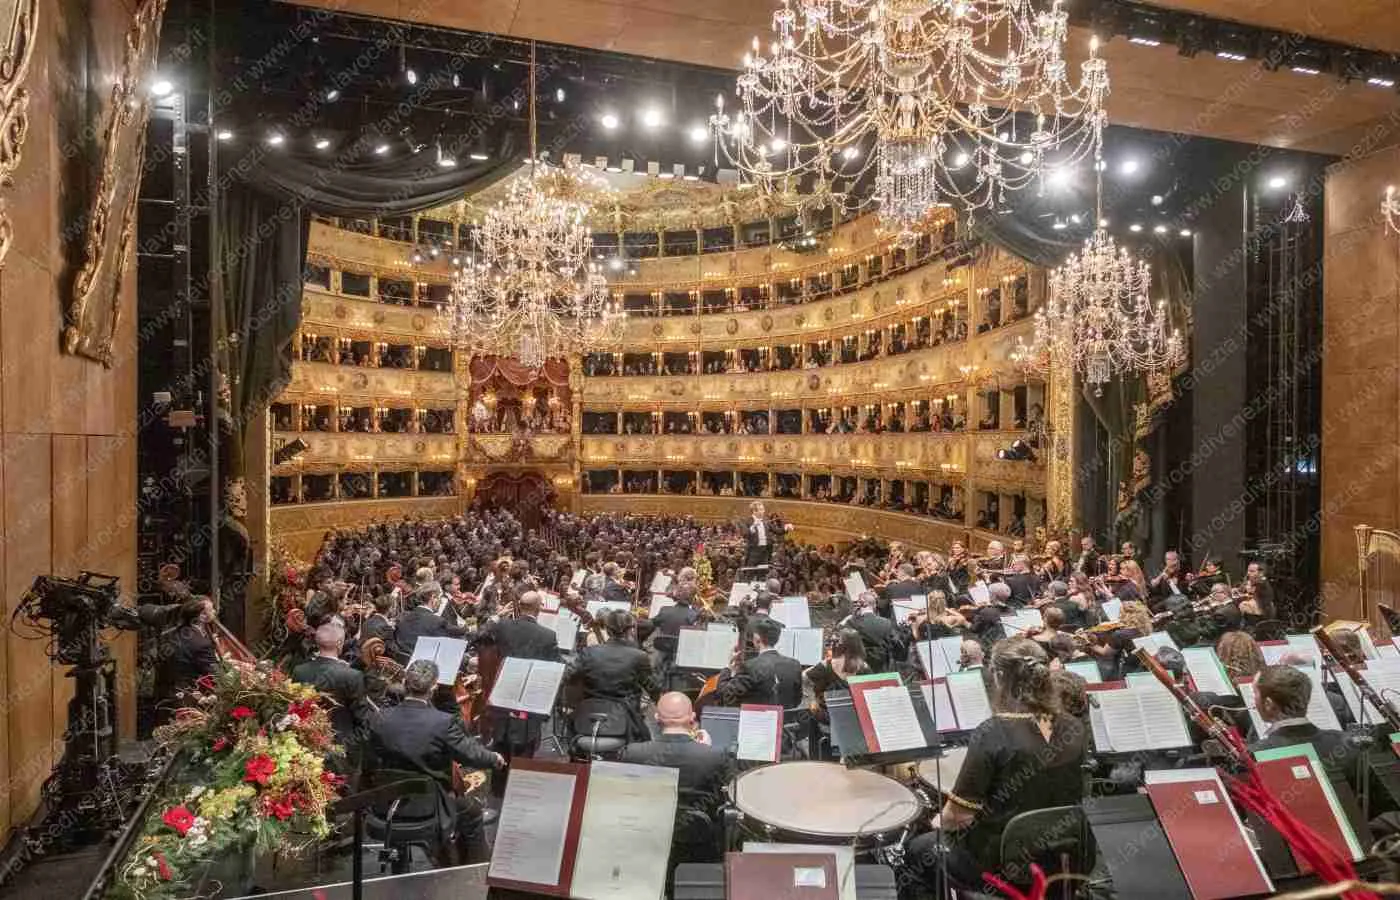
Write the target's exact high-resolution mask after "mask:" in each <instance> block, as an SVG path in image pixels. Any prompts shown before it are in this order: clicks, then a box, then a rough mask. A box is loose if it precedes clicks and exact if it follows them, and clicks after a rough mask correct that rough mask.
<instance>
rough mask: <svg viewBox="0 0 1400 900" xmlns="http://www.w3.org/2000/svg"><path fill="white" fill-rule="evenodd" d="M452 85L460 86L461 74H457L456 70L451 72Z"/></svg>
mask: <svg viewBox="0 0 1400 900" xmlns="http://www.w3.org/2000/svg"><path fill="white" fill-rule="evenodd" d="M452 86H453V87H461V86H462V76H461V75H460V74H458V73H457V72H453V73H452Z"/></svg>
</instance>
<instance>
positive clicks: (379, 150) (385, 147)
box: [374, 141, 389, 156]
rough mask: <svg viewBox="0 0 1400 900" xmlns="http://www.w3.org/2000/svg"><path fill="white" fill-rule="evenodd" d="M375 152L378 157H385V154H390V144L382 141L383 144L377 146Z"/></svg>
mask: <svg viewBox="0 0 1400 900" xmlns="http://www.w3.org/2000/svg"><path fill="white" fill-rule="evenodd" d="M374 152H375V154H376V155H378V156H383V155H384V154H386V153H388V152H389V143H388V141H381V142H380V143H379V146H377V147H375V148H374Z"/></svg>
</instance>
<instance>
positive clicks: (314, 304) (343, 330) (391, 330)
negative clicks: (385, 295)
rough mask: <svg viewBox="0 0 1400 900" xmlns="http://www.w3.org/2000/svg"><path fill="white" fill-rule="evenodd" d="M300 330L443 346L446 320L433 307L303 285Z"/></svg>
mask: <svg viewBox="0 0 1400 900" xmlns="http://www.w3.org/2000/svg"><path fill="white" fill-rule="evenodd" d="M301 321H302V331H304V332H306V333H309V334H324V335H334V336H336V337H345V338H350V339H351V340H358V341H384V342H386V343H390V344H403V343H407V344H425V345H428V346H433V347H446V346H447V345H448V344H449V343H450V342H451V341H450V338H449V335H448V329H447V323H446V322H445V321H443V320H442V318H441V317H440V316H438V315H437V313H436V311H434V310H432V309H426V308H422V307H407V306H393V305H391V304H388V303H380V302H378V301H372V300H365V299H357V298H354V297H346V296H343V295H340V294H334V293H331V292H330V291H327V290H324V289H322V288H316V287H307V288H306V289H305V291H304V292H303V293H302V299H301Z"/></svg>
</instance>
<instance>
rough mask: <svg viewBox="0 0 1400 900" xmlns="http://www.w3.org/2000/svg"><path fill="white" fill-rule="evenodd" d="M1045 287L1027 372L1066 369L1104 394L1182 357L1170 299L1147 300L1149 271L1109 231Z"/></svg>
mask: <svg viewBox="0 0 1400 900" xmlns="http://www.w3.org/2000/svg"><path fill="white" fill-rule="evenodd" d="M1099 168H1100V169H1101V166H1100V167H1099ZM1101 190H1102V186H1100V191H1101ZM1099 221H1103V217H1102V209H1100V210H1099ZM1048 287H1049V290H1048V294H1049V296H1048V297H1047V299H1046V302H1045V304H1044V305H1043V306H1041V308H1040V309H1039V310H1037V311H1036V314H1035V332H1034V338H1033V339H1032V342H1031V345H1030V346H1029V347H1021V348H1018V352H1017V356H1018V358H1020V359H1021V360H1023V361H1024V363H1025V364H1026V365H1027V366H1029V367H1031V368H1037V369H1040V370H1042V371H1045V370H1048V369H1050V368H1054V367H1057V366H1065V367H1068V368H1069V369H1071V370H1073V371H1077V372H1079V373H1081V374H1082V375H1083V377H1084V380H1085V382H1087V383H1088V384H1090V385H1092V386H1093V388H1094V394H1095V395H1096V396H1102V395H1103V386H1104V385H1105V384H1106V383H1107V382H1108V381H1109V380H1110V379H1112V378H1113V377H1114V376H1129V375H1145V376H1147V377H1149V378H1151V377H1161V376H1163V375H1165V374H1169V373H1170V372H1171V371H1172V370H1174V369H1175V368H1176V367H1177V366H1179V365H1180V364H1181V362H1182V360H1183V359H1184V353H1185V348H1184V347H1183V345H1182V341H1181V335H1180V332H1178V331H1177V330H1176V329H1174V328H1172V327H1171V322H1170V316H1169V315H1168V313H1167V308H1166V303H1165V301H1162V300H1158V301H1157V302H1156V303H1155V304H1154V303H1153V302H1152V301H1151V299H1150V298H1149V293H1150V291H1151V288H1152V270H1151V267H1150V266H1149V265H1148V264H1147V263H1145V262H1142V261H1140V260H1137V259H1134V258H1133V256H1132V254H1131V253H1129V252H1128V250H1127V248H1125V247H1118V246H1116V245H1115V244H1114V241H1113V238H1112V237H1111V236H1110V235H1109V234H1108V232H1107V231H1106V230H1105V229H1104V228H1102V227H1099V228H1096V229H1095V231H1094V233H1093V234H1092V235H1091V236H1090V237H1089V239H1088V240H1086V241H1085V242H1084V248H1083V249H1082V250H1080V252H1078V253H1076V254H1074V255H1073V256H1071V257H1070V258H1069V259H1068V260H1066V261H1065V263H1064V265H1062V266H1060V267H1059V268H1057V269H1054V270H1052V271H1051V272H1050V278H1049V285H1048Z"/></svg>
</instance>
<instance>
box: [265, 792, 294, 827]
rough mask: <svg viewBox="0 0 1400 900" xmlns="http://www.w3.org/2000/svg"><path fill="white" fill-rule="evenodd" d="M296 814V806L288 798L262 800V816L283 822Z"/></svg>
mask: <svg viewBox="0 0 1400 900" xmlns="http://www.w3.org/2000/svg"><path fill="white" fill-rule="evenodd" d="M295 812H296V806H295V804H293V803H292V801H291V800H290V799H288V798H285V797H284V798H282V799H280V800H273V799H272V798H270V797H269V798H267V799H265V800H263V815H265V816H269V817H271V818H275V819H277V820H278V821H282V822H285V821H286V820H287V819H290V818H291V817H292V815H293V814H294V813H295Z"/></svg>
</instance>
